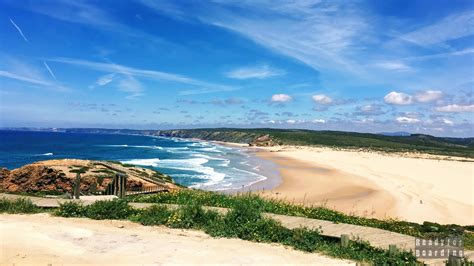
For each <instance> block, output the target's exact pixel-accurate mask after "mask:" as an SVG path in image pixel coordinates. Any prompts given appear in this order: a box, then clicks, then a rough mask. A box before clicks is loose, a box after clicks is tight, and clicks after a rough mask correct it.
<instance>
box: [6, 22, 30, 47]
mask: <svg viewBox="0 0 474 266" xmlns="http://www.w3.org/2000/svg"><path fill="white" fill-rule="evenodd" d="M10 22H11V23H12V25H13V27H15V29H16V30H17V31H18V33H20V35H21V37H23V40H25V42H28V39H27V38H26V36H25V34H23V31H22V30H21V28H20V27H19V26H18V25H16V23H15V21H13V19H10Z"/></svg>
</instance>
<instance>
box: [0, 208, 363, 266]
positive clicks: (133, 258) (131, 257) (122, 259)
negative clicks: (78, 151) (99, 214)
mask: <svg viewBox="0 0 474 266" xmlns="http://www.w3.org/2000/svg"><path fill="white" fill-rule="evenodd" d="M0 239H2V241H0V264H1V265H72V264H74V265H83V264H88V265H117V264H120V265H137V264H139V265H145V264H183V263H185V264H240V265H241V264H258V265H262V264H313V265H355V263H353V262H350V261H345V260H338V259H333V258H329V257H326V256H322V255H319V254H315V253H305V252H301V251H296V250H293V249H291V248H286V247H284V246H281V245H270V244H261V243H253V242H249V241H243V240H239V239H217V238H212V237H210V236H208V235H206V234H205V233H203V232H200V231H194V230H179V229H170V228H166V227H157V226H142V225H139V224H136V223H132V222H128V221H118V220H115V221H112V220H101V221H97V220H90V219H79V218H61V217H51V216H49V215H48V214H44V213H43V214H35V215H5V214H2V215H0Z"/></svg>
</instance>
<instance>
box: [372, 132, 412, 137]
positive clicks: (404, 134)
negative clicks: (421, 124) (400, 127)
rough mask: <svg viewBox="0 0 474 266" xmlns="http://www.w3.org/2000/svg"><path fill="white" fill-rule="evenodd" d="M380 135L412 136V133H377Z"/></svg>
mask: <svg viewBox="0 0 474 266" xmlns="http://www.w3.org/2000/svg"><path fill="white" fill-rule="evenodd" d="M377 134H379V135H384V136H405V137H406V136H410V135H411V133H409V132H404V131H398V132H380V133H377Z"/></svg>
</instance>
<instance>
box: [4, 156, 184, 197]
mask: <svg viewBox="0 0 474 266" xmlns="http://www.w3.org/2000/svg"><path fill="white" fill-rule="evenodd" d="M78 173H80V175H81V179H80V180H81V181H80V190H81V192H82V193H83V194H89V193H100V192H101V191H102V192H103V191H105V190H106V189H107V185H108V184H109V183H111V182H112V181H113V178H114V176H115V175H116V173H122V174H126V175H127V176H128V178H127V184H126V186H127V190H131V191H139V190H142V189H144V188H146V187H156V186H160V187H164V188H166V189H167V190H176V189H179V187H178V186H177V185H175V184H174V183H173V181H172V179H171V178H170V177H169V176H167V175H164V174H162V173H159V172H157V171H154V170H151V169H145V168H141V167H135V166H132V165H122V164H121V163H120V162H102V161H89V160H74V159H64V160H49V161H41V162H36V163H33V164H29V165H25V166H23V167H21V168H18V169H15V170H12V171H9V170H8V169H6V168H1V169H0V182H1V183H0V184H1V187H0V189H1V190H3V191H7V192H27V193H34V192H54V193H66V192H69V193H72V191H73V186H74V181H75V177H76V175H77V174H78Z"/></svg>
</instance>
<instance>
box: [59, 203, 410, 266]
mask: <svg viewBox="0 0 474 266" xmlns="http://www.w3.org/2000/svg"><path fill="white" fill-rule="evenodd" d="M126 204H127V202H126V201H124V200H113V201H99V202H96V203H94V204H92V205H89V206H83V205H80V204H78V203H75V202H70V203H67V204H62V205H61V206H60V208H59V209H58V210H57V211H56V212H55V214H56V215H59V216H64V217H88V218H92V219H128V220H131V221H135V222H139V223H141V224H143V225H165V226H168V227H172V228H184V229H189V228H192V229H199V230H203V231H205V232H206V233H208V234H209V235H211V236H214V237H227V238H235V237H237V238H240V239H244V240H249V241H255V242H264V243H280V244H283V245H287V246H291V247H294V248H295V249H299V250H303V251H307V252H314V251H317V252H320V253H323V254H326V255H329V256H333V257H336V258H344V259H352V260H358V261H368V262H373V263H375V264H376V265H402V264H414V263H415V262H416V258H415V257H414V256H413V255H412V254H411V253H408V252H399V253H397V254H393V255H390V254H389V253H388V252H387V251H384V250H381V249H378V248H373V247H371V246H370V245H369V244H367V243H361V242H353V241H351V242H350V243H349V246H348V247H342V246H341V245H340V243H339V240H338V239H335V238H330V237H325V236H321V235H320V234H319V232H318V231H316V230H309V229H305V228H298V229H294V230H290V229H287V228H285V227H283V226H282V225H281V224H280V223H278V222H277V221H274V220H272V219H268V218H264V217H263V216H262V212H261V208H260V206H259V205H258V204H255V203H254V202H253V201H252V199H250V198H248V199H246V200H243V201H241V202H239V203H238V204H236V205H235V206H234V208H233V209H232V210H231V211H229V212H228V213H227V214H225V215H221V214H219V213H217V212H215V211H206V210H204V209H203V208H202V207H201V206H200V205H198V204H186V205H183V206H181V207H180V208H179V209H176V210H170V209H167V208H166V207H164V206H153V207H150V208H148V209H144V210H134V209H131V208H129V207H126V206H125V205H126ZM117 211H118V212H119V213H120V214H119V215H116V214H115V212H117Z"/></svg>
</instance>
